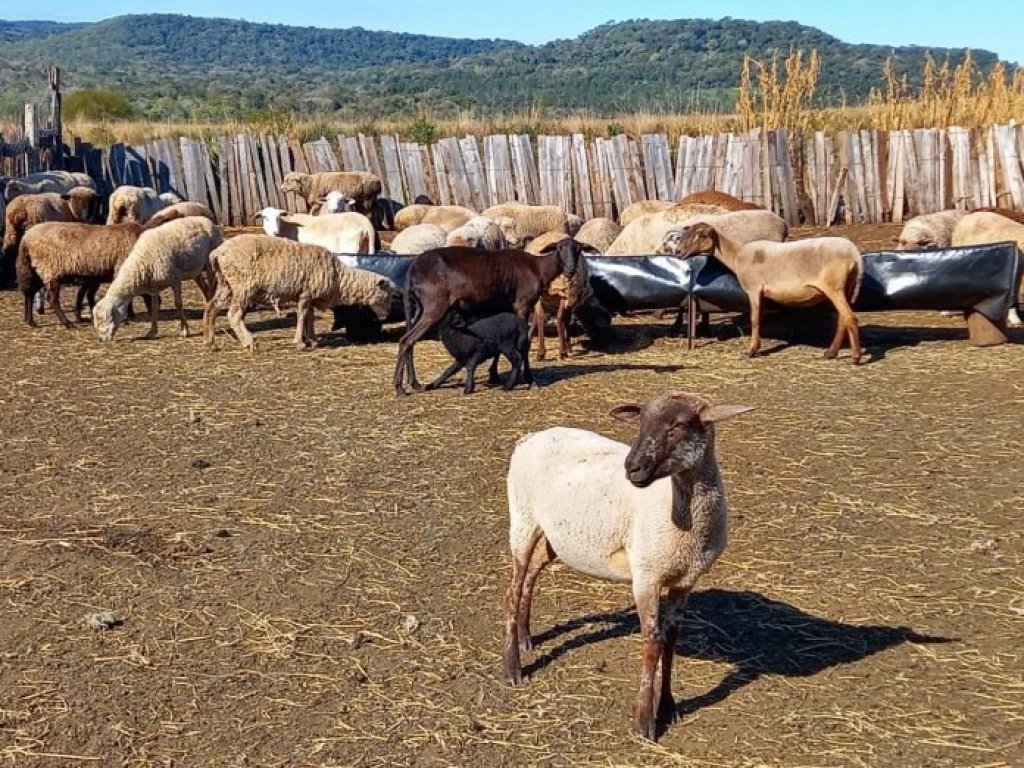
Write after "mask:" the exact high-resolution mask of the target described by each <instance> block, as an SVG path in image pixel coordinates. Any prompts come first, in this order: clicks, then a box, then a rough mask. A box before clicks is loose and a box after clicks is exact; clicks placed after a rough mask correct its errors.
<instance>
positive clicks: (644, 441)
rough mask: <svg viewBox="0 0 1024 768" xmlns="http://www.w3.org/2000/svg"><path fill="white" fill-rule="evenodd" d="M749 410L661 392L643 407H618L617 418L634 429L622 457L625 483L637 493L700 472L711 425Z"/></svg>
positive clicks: (711, 437)
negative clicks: (664, 480)
mask: <svg viewBox="0 0 1024 768" xmlns="http://www.w3.org/2000/svg"><path fill="white" fill-rule="evenodd" d="M749 410H751V408H750V407H749V406H746V405H711V404H710V403H708V401H707V400H705V399H704V398H702V397H700V396H699V395H694V394H690V393H687V392H666V393H665V394H663V395H659V396H658V397H655V398H653V399H651V400H648V401H647V402H646V403H644V404H643V405H638V404H631V405H621V406H619V407H618V408H615V409H614V410H613V411H612V415H613V416H615V417H616V418H619V419H622V420H624V421H629V422H631V423H635V424H638V425H639V427H640V433H639V434H638V435H637V437H636V440H634V441H633V446H632V448H631V449H630V451H629V455H628V456H627V457H626V462H625V469H626V479H628V480H629V482H631V483H632V484H633V485H635V486H637V487H638V488H646V487H647V486H649V485H651V484H652V483H653V482H654V481H655V480H659V479H661V478H663V477H668V476H669V475H674V474H677V473H687V472H692V471H693V470H695V469H696V468H697V467H699V466H700V465H701V464H702V463H703V461H704V457H705V455H706V454H707V452H708V451H709V450H713V446H714V426H713V424H714V422H716V421H722V420H724V419H728V418H732V417H733V416H737V415H739V414H741V413H744V412H746V411H749Z"/></svg>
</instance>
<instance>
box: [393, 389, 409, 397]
mask: <svg viewBox="0 0 1024 768" xmlns="http://www.w3.org/2000/svg"><path fill="white" fill-rule="evenodd" d="M395 396H396V397H408V396H409V393H408V392H406V391H405V387H395Z"/></svg>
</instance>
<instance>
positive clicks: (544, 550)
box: [516, 533, 557, 652]
mask: <svg viewBox="0 0 1024 768" xmlns="http://www.w3.org/2000/svg"><path fill="white" fill-rule="evenodd" d="M556 557H557V555H555V550H553V549H552V548H551V544H549V543H548V538H547V536H545V535H544V534H543V533H542V534H541V535H540V540H539V541H538V542H537V543H536V544H535V545H534V547H533V556H532V557H531V558H530V568H529V570H528V571H527V574H526V581H525V582H524V583H523V596H522V598H521V599H520V601H519V611H518V613H517V616H516V619H517V625H518V628H517V630H516V634H518V635H519V650H520V652H523V651H529V650H531V649H532V648H533V639H532V638H531V637H530V610H531V607H532V605H533V589H534V587H536V586H537V578H538V577H539V576H540V572H541V571H543V570H544V569H545V568H547V567H548V566H549V565H551V563H553V562H554V561H555V558H556Z"/></svg>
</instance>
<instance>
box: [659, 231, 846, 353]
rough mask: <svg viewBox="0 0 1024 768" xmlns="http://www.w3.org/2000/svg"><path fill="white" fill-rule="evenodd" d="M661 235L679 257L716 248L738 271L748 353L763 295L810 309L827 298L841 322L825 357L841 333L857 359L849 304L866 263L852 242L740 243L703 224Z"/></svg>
mask: <svg viewBox="0 0 1024 768" xmlns="http://www.w3.org/2000/svg"><path fill="white" fill-rule="evenodd" d="M665 239H666V245H667V246H670V247H672V249H673V251H674V252H675V254H676V255H678V256H679V257H680V258H684V259H686V258H689V257H691V256H696V255H697V254H700V253H708V252H714V254H715V256H717V257H718V259H719V261H721V262H722V263H723V264H724V265H725V266H726V267H728V268H729V269H730V270H731V271H732V273H733V274H734V275H736V279H737V280H739V283H740V287H742V288H743V292H744V293H746V294H747V299H748V300H749V301H750V326H751V327H750V347H749V349H748V351H747V354H748V355H749V356H750V357H753V356H754V355H756V354H757V352H758V350H759V349H760V348H761V315H762V311H763V310H762V306H761V301H762V299H771V300H772V301H775V302H777V303H779V304H782V305H783V306H790V307H809V306H813V305H814V304H819V303H821V302H822V301H826V300H827V301H830V302H831V303H832V305H833V306H834V307H835V308H836V311H837V312H838V313H839V322H838V325H837V327H836V334H835V337H834V338H833V339H832V344H831V345H830V346H829V348H828V349H827V350H826V352H825V357H826V358H829V359H831V358H834V357H835V356H836V355H837V354H838V352H839V348H840V347H841V346H842V344H843V337H844V336H848V337H849V339H850V349H851V351H852V353H853V363H854V365H857V364H858V363H859V362H860V355H861V349H860V332H859V330H858V328H857V316H856V315H855V314H854V313H853V309H851V307H850V305H851V304H852V303H853V302H854V300H855V299H856V298H857V293H858V292H859V291H860V281H861V278H862V277H863V274H864V265H863V260H862V258H861V253H860V249H859V248H858V247H857V246H856V245H855V244H854V243H852V242H851V241H850V240H847V239H846V238H845V237H812V238H809V239H807V240H793V241H790V242H788V243H775V242H770V241H766V240H756V241H753V242H748V243H746V244H742V243H740V242H739V241H737V240H732V239H730V238H729V237H727V236H725V235H724V234H722V233H721V232H720V231H718V230H716V229H715V227H713V226H711V225H710V224H704V223H697V224H691V225H689V226H686V227H683V228H681V229H678V230H674V231H672V232H670V233H669V234H668V235H667V236H666V238H665Z"/></svg>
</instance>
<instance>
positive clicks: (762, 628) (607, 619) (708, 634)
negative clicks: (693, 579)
mask: <svg viewBox="0 0 1024 768" xmlns="http://www.w3.org/2000/svg"><path fill="white" fill-rule="evenodd" d="M593 625H603V626H598V627H596V628H592V629H590V631H587V632H584V633H582V634H579V635H575V636H573V637H570V638H568V639H566V640H563V641H562V642H561V643H560V644H559V645H557V646H555V647H553V648H551V649H550V650H548V651H547V652H546V653H544V654H543V655H541V656H539V657H538V658H537V659H535V660H534V661H533V662H532V663H531V664H529V665H527V666H526V667H524V670H523V672H524V674H525V675H532V674H534V673H535V672H538V671H540V670H542V669H544V668H545V667H546V666H548V665H549V664H551V663H552V662H553V661H555V660H556V659H558V658H559V657H561V656H563V655H564V654H566V653H568V652H569V651H572V650H574V649H577V648H581V647H583V646H585V645H589V644H591V643H595V642H601V641H603V640H610V639H612V638H617V637H624V636H628V635H632V634H636V633H638V632H639V631H640V625H639V622H638V621H637V617H636V611H635V610H634V609H633V608H632V607H631V608H629V609H625V610H619V611H610V612H607V613H596V614H590V615H588V616H582V617H580V618H577V619H573V620H571V621H568V622H564V623H562V624H559V625H557V626H555V627H551V628H550V629H547V630H545V631H544V632H541V633H540V634H539V635H536V636H535V637H534V647H538V646H543V645H546V644H548V643H550V642H552V641H554V640H555V639H557V638H559V637H560V636H563V635H568V634H570V633H572V632H574V631H575V630H577V629H580V628H583V627H592V626H593ZM955 640H956V638H948V637H932V636H928V635H922V634H919V633H917V632H915V631H914V630H913V629H911V628H909V627H892V626H886V625H859V624H844V623H842V622H839V621H833V620H831V619H826V618H822V617H819V616H814V615H812V614H809V613H806V612H804V611H802V610H800V609H799V608H797V607H796V606H793V605H790V604H789V603H784V602H782V601H778V600H772V599H770V598H768V597H765V596H764V595H760V594H758V593H756V592H749V591H733V590H725V589H709V590H705V591H702V592H694V593H693V594H692V595H691V596H690V599H689V600H688V601H687V604H686V607H685V609H684V610H683V613H682V624H681V627H680V633H679V643H678V644H677V646H676V654H677V655H678V656H681V657H689V658H694V659H701V660H703V661H714V662H723V663H728V664H731V665H732V667H733V668H732V670H730V671H729V672H728V673H727V674H726V675H725V677H724V678H723V679H722V680H721V681H720V682H719V683H718V684H717V685H716V686H715V687H714V688H712V689H711V690H708V691H705V692H704V693H701V694H699V695H697V696H694V697H691V698H688V699H687V698H682V699H679V700H678V701H676V702H674V703H673V708H674V713H675V715H676V716H682V715H689V714H693V713H694V712H697V711H698V710H700V709H703V708H704V707H708V706H711V705H714V704H717V703H719V702H721V701H724V700H725V699H726V698H728V697H729V696H730V695H731V694H732V693H734V692H735V691H737V690H739V689H741V688H743V687H744V686H747V685H749V684H750V683H753V682H754V681H756V680H757V679H758V678H759V677H762V676H765V675H770V676H783V677H809V676H811V675H816V674H818V673H819V672H822V671H824V670H826V669H830V668H832V667H837V666H840V665H843V664H852V663H854V662H857V661H861V660H863V659H866V658H867V657H869V656H872V655H874V654H876V653H879V652H880V651H884V650H887V649H889V648H895V647H896V646H898V645H901V644H903V643H918V644H923V643H948V642H954V641H955ZM676 679H677V680H680V681H681V680H684V679H685V672H684V671H682V670H681V669H679V668H678V667H677V675H676ZM665 725H666V724H665V723H663V724H662V726H663V729H664V726H665Z"/></svg>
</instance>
